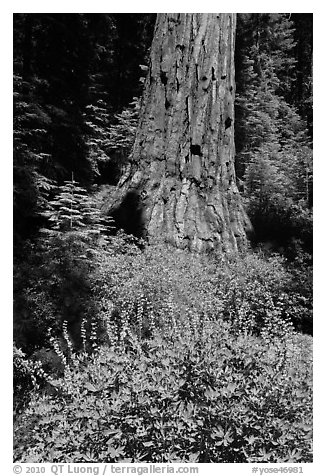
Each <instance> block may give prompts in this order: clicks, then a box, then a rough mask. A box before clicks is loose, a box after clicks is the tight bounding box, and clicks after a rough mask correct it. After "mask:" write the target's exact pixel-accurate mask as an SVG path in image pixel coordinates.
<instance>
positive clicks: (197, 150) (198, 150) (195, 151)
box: [190, 144, 202, 156]
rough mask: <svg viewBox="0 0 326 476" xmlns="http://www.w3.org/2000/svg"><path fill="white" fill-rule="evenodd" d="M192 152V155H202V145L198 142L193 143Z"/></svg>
mask: <svg viewBox="0 0 326 476" xmlns="http://www.w3.org/2000/svg"><path fill="white" fill-rule="evenodd" d="M190 152H191V154H192V155H199V156H201V155H202V154H201V148H200V145H198V144H191V146H190Z"/></svg>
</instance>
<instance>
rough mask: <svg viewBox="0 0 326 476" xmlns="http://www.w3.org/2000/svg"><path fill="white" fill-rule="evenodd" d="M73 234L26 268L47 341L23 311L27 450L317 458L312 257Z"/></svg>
mask: <svg viewBox="0 0 326 476" xmlns="http://www.w3.org/2000/svg"><path fill="white" fill-rule="evenodd" d="M65 240H67V237H66V238H65ZM65 243H66V242H65ZM67 243H68V244H67ZM67 243H66V245H67V246H68V248H66V250H65V253H64V256H65V259H66V260H68V261H66V262H63V258H62V256H59V257H58V256H57V259H54V256H53V253H55V251H54V248H53V246H51V249H50V252H51V253H52V259H51V261H49V259H48V258H46V257H44V255H42V256H43V257H42V259H43V260H45V261H46V263H47V266H46V267H43V268H42V266H40V263H36V264H35V266H34V270H33V267H32V266H30V265H29V266H26V270H25V272H23V271H22V268H21V269H20V272H21V273H22V276H21V279H22V282H24V283H26V282H28V283H29V286H28V287H27V288H26V289H25V295H24V299H23V303H21V305H22V309H27V308H28V309H29V322H28V328H29V331H30V332H31V333H34V335H37V342H38V344H37V345H36V344H35V345H34V347H33V348H32V347H31V344H30V343H31V339H30V337H29V338H28V339H26V332H25V331H24V326H22V323H21V322H16V337H17V342H16V344H17V347H16V348H15V353H14V362H15V366H14V377H15V404H16V408H15V425H14V426H15V449H14V453H15V460H16V461H22V462H47V461H51V462H107V461H111V462H309V461H312V337H311V336H310V335H308V334H307V333H303V332H304V331H305V332H307V331H311V323H312V321H311V319H312V317H311V316H312V309H311V279H310V276H309V272H308V271H307V270H308V269H309V268H307V266H306V264H302V267H301V268H300V263H299V262H296V266H295V268H293V266H292V265H289V264H287V263H286V262H285V260H284V259H283V258H281V257H280V256H279V255H269V256H266V255H264V254H262V253H258V252H257V253H253V252H248V253H247V254H244V255H242V256H229V257H225V256H223V255H219V254H218V253H214V254H211V255H196V254H194V253H189V252H188V251H185V250H176V249H174V248H173V247H170V246H169V245H167V244H159V245H155V246H146V245H145V244H144V243H142V242H139V241H137V240H135V239H133V238H132V237H130V236H127V235H124V234H122V233H119V234H118V235H117V236H115V237H112V238H109V239H108V240H107V241H106V242H105V243H102V244H101V245H97V254H96V253H93V255H92V261H90V260H86V258H82V256H83V255H82V254H81V253H82V250H81V249H79V250H76V249H72V245H71V242H70V241H69V240H67ZM61 245H62V243H61ZM88 246H89V243H88ZM67 249H69V250H70V251H71V254H70V256H69V253H67ZM43 251H44V247H43ZM77 251H78V252H77ZM93 251H94V249H93ZM35 253H36V251H35V249H34V250H33V260H34V262H35V256H36V255H35ZM78 256H79V258H80V259H77V257H78ZM59 258H60V259H59ZM40 259H41V258H40ZM69 260H70V261H69ZM291 266H292V267H291ZM40 269H43V275H40ZM86 270H87V272H86ZM26 273H28V274H29V279H28V280H26ZM33 273H36V274H37V279H34V280H33V279H32V278H33ZM34 277H35V276H34ZM20 296H21V299H22V295H20ZM48 328H51V329H52V330H51V333H50V334H49V333H48V332H45V329H48ZM24 339H26V342H27V341H28V345H26V344H25V345H24V343H25V341H24ZM40 342H41V343H42V344H41V345H40ZM18 347H20V348H22V349H24V350H25V355H24V353H23V352H22V351H21V350H19V349H18ZM26 390H27V392H26Z"/></svg>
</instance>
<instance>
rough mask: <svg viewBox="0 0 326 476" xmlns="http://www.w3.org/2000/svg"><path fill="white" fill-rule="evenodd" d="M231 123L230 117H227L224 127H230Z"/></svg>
mask: <svg viewBox="0 0 326 476" xmlns="http://www.w3.org/2000/svg"><path fill="white" fill-rule="evenodd" d="M231 124H232V119H231V117H228V118H227V119H226V120H225V129H228V128H229V127H231Z"/></svg>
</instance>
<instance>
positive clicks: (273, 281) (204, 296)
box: [96, 236, 312, 335]
mask: <svg viewBox="0 0 326 476" xmlns="http://www.w3.org/2000/svg"><path fill="white" fill-rule="evenodd" d="M119 240H120V241H119V243H120V244H119V245H118V247H117V245H113V244H112V245H110V247H109V250H111V252H110V251H108V258H107V259H106V261H103V260H102V262H101V265H100V269H99V270H98V272H99V275H98V276H100V277H99V279H98V288H97V291H96V294H97V295H98V296H99V297H100V299H101V303H102V306H101V309H102V318H101V319H104V320H105V319H106V317H105V316H106V315H107V314H108V312H109V313H110V312H111V307H112V306H114V309H115V312H116V315H117V316H119V315H121V313H126V314H128V316H129V317H130V320H131V321H132V320H134V321H135V322H137V320H138V318H137V313H138V314H139V312H140V310H141V312H142V315H143V317H144V321H146V322H147V323H149V322H151V321H152V320H153V317H152V316H153V315H155V319H156V325H160V324H159V323H161V322H164V320H165V318H166V316H167V315H168V316H171V315H173V316H174V318H175V319H176V320H180V319H182V318H184V316H187V315H190V314H191V313H196V314H199V315H200V316H204V317H205V318H209V319H213V320H216V319H220V318H223V319H224V320H226V321H228V322H231V323H232V326H233V331H234V332H235V333H236V334H237V333H239V332H240V333H242V332H246V333H248V334H252V333H253V334H256V335H259V334H261V332H265V331H266V332H268V333H269V334H270V333H272V332H274V333H276V334H277V333H278V334H280V335H282V333H284V332H286V331H287V330H288V329H290V328H291V327H292V325H295V326H296V328H300V323H301V320H302V319H303V316H308V315H309V316H310V317H309V318H311V309H312V301H311V295H310V294H311V293H310V294H309V291H308V289H309V287H310V288H311V279H310V278H309V277H307V278H306V280H305V283H306V286H305V289H303V290H302V293H301V294H300V286H301V285H302V279H300V277H299V276H296V275H295V274H294V273H293V270H291V272H290V271H289V270H288V269H287V267H286V262H285V260H284V259H283V258H281V257H280V256H276V255H274V256H270V257H265V256H264V255H263V254H258V253H255V254H247V255H245V256H242V257H241V256H234V257H232V256H230V257H228V258H225V257H223V256H220V255H216V256H215V257H214V256H200V255H196V254H193V253H190V252H188V251H186V250H176V249H174V248H173V247H170V246H168V245H156V246H154V245H152V246H149V247H145V248H144V250H143V251H142V250H140V249H139V248H137V246H136V245H135V244H133V245H130V244H128V245H123V242H124V243H127V242H126V241H124V240H125V238H123V236H120V238H119ZM114 241H115V240H113V242H112V243H114ZM124 246H125V249H124ZM123 250H124V251H123ZM126 250H127V251H126ZM295 283H297V285H296V284H295Z"/></svg>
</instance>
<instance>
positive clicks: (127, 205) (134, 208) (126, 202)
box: [112, 190, 144, 238]
mask: <svg viewBox="0 0 326 476" xmlns="http://www.w3.org/2000/svg"><path fill="white" fill-rule="evenodd" d="M112 218H113V219H114V221H115V223H116V227H117V229H121V228H122V229H123V230H124V231H125V232H126V233H128V234H129V235H133V236H136V237H137V238H142V237H143V229H144V227H143V225H144V219H143V207H142V203H141V198H140V194H139V192H138V191H137V190H131V191H129V192H128V193H127V194H126V196H125V198H124V199H123V201H122V203H121V204H120V206H119V207H118V208H116V209H115V210H114V211H113V212H112Z"/></svg>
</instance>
